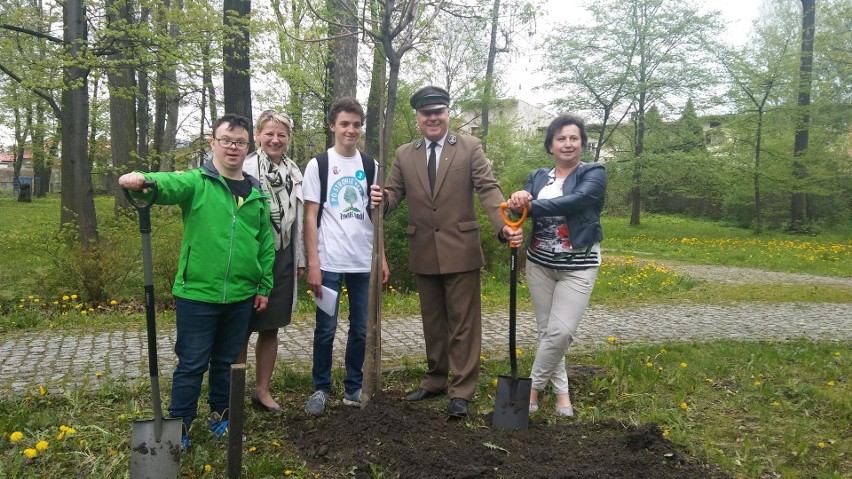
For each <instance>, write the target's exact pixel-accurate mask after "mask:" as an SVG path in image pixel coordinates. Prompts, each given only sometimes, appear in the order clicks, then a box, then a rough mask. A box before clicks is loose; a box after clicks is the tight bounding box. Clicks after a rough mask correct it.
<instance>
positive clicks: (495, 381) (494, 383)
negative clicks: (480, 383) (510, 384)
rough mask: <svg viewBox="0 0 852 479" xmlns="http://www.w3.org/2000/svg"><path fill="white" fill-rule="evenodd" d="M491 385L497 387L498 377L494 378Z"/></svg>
mask: <svg viewBox="0 0 852 479" xmlns="http://www.w3.org/2000/svg"><path fill="white" fill-rule="evenodd" d="M491 385H492V386H493V387H495V388H496V387H497V378H494V380H493V381H491Z"/></svg>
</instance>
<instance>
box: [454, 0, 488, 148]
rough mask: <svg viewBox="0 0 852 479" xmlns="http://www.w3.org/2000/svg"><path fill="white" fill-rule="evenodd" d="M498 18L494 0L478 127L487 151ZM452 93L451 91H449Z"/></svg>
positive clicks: (483, 146)
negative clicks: (479, 126)
mask: <svg viewBox="0 0 852 479" xmlns="http://www.w3.org/2000/svg"><path fill="white" fill-rule="evenodd" d="M499 18H500V0H494V7H493V8H492V9H491V42H490V43H489V45H488V63H487V64H486V66H485V91H484V92H483V96H482V118H481V128H480V135H479V137H480V139H481V140H482V149H483V150H485V151H488V128H489V123H490V121H489V119H488V115H489V111H490V110H491V104H492V103H494V95H495V93H494V62H495V61H496V60H497V22H498V20H499ZM450 93H452V92H450Z"/></svg>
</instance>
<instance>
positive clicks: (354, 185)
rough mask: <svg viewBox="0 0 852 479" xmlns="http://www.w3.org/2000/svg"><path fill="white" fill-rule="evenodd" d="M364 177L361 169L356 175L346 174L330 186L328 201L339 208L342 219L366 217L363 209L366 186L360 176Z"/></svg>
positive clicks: (335, 207) (334, 207)
mask: <svg viewBox="0 0 852 479" xmlns="http://www.w3.org/2000/svg"><path fill="white" fill-rule="evenodd" d="M359 176H360V177H361V178H362V179H363V178H364V171H363V170H359V171H358V172H357V173H355V176H354V177H352V176H344V177H343V178H340V179H339V180H337V181H335V182H334V184H333V185H332V186H331V188H329V192H328V193H329V195H328V202H329V204H330V205H331V207H332V208H333V209H335V210H337V212H338V214H339V215H340V219H341V220H347V219H355V220H362V219H364V211H363V209H361V207H362V204H361V203H362V201H363V198H366V192H365V191H364V186H363V184H362V183H361V181H359V179H358V177H359Z"/></svg>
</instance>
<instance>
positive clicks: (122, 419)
mask: <svg viewBox="0 0 852 479" xmlns="http://www.w3.org/2000/svg"><path fill="white" fill-rule="evenodd" d="M125 419H127V416H125V415H124V414H119V415H118V420H119V421H124V420H125Z"/></svg>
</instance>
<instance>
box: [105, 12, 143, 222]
mask: <svg viewBox="0 0 852 479" xmlns="http://www.w3.org/2000/svg"><path fill="white" fill-rule="evenodd" d="M106 10H107V12H108V13H107V22H108V28H109V29H110V31H111V33H112V34H113V35H115V38H116V39H117V41H116V53H114V54H112V55H110V57H109V61H110V63H111V65H110V68H108V69H107V81H108V85H109V129H110V153H111V158H112V167H113V169H111V170H109V171H110V172H111V173H110V174H109V175H107V176H108V177H109V180H108V181H109V183H108V184H109V185H110V186H112V185H115V184H116V181H117V178H116V174H124V173H127V172H129V171H131V170H132V167H131V166H130V164H131V157H132V154H133V151H134V150H135V149H136V147H137V141H136V101H135V99H136V88H135V87H136V85H135V81H134V80H135V75H136V72H135V71H134V70H133V68H132V67H130V66H128V63H129V55H128V53H129V51H130V48H131V45H130V40H129V39H128V38H127V35H126V29H124V28H121V25H131V24H133V10H132V5H130V4H129V2H128V1H126V0H108V1H107V3H106ZM111 189H112V190H113V199H114V203H115V214H116V215H118V213H119V209H120V208H126V207H127V206H129V204H128V203H127V199H126V198H125V197H124V193H123V192H122V191H121V188H118V187H115V186H112V188H111Z"/></svg>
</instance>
